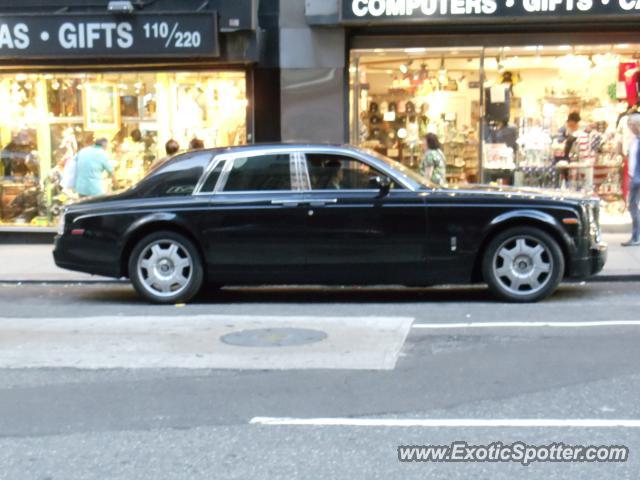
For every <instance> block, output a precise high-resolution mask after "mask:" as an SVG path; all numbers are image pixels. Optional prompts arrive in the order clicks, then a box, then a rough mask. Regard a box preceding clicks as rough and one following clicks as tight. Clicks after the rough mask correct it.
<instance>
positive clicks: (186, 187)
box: [135, 152, 213, 197]
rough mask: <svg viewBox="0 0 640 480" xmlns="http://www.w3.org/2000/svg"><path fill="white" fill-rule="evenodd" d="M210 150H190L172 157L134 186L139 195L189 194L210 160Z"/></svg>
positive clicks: (168, 195)
mask: <svg viewBox="0 0 640 480" xmlns="http://www.w3.org/2000/svg"><path fill="white" fill-rule="evenodd" d="M212 155H213V154H212V153H211V152H190V153H185V154H183V155H179V156H177V157H175V158H172V159H171V160H169V161H168V162H166V163H165V164H163V165H161V166H160V167H158V168H157V169H155V170H153V171H152V172H151V173H150V174H149V175H148V176H147V177H145V178H144V179H143V180H142V181H141V182H140V183H139V184H138V185H137V186H136V187H135V191H136V194H137V195H138V196H140V197H175V196H184V195H191V194H192V193H193V190H194V189H195V188H196V185H197V184H198V180H200V177H202V174H203V173H204V171H205V169H206V168H207V165H208V164H209V162H210V161H211V157H212Z"/></svg>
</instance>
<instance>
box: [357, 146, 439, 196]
mask: <svg viewBox="0 0 640 480" xmlns="http://www.w3.org/2000/svg"><path fill="white" fill-rule="evenodd" d="M364 151H365V152H366V153H367V154H368V155H370V156H372V157H375V158H377V159H378V160H380V161H382V162H384V163H386V164H387V165H389V166H390V167H391V168H393V169H394V170H395V171H397V172H399V173H401V174H402V176H403V177H404V178H405V179H406V180H408V181H409V182H410V183H412V184H413V186H414V187H415V188H425V187H426V188H437V185H436V184H434V183H431V182H429V181H428V180H427V179H426V178H424V177H423V176H422V175H420V174H419V173H417V172H415V171H414V170H411V169H410V168H407V167H405V166H404V165H403V164H401V163H400V162H396V161H395V160H392V159H390V158H389V157H385V156H384V155H382V154H380V153H378V152H376V151H375V150H371V149H369V148H366V149H364Z"/></svg>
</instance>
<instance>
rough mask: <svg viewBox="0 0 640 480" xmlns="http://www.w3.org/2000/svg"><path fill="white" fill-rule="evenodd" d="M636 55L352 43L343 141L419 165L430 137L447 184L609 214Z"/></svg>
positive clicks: (560, 48) (600, 49)
mask: <svg viewBox="0 0 640 480" xmlns="http://www.w3.org/2000/svg"><path fill="white" fill-rule="evenodd" d="M639 54H640V45H628V44H624V45H588V46H587V45H555V46H549V45H530V46H520V47H514V46H504V47H499V48H478V49H431V48H430V49H426V48H423V49H418V48H411V49H404V50H398V49H375V50H355V51H353V52H352V56H351V68H350V72H351V92H352V93H351V141H352V142H354V143H356V144H359V145H361V146H367V147H372V148H375V149H376V150H378V151H380V152H381V153H385V154H386V155H388V156H391V157H395V158H396V159H398V160H400V161H402V162H403V163H404V164H405V165H407V166H410V167H412V168H414V169H417V170H420V161H419V159H420V157H421V156H422V155H423V151H424V148H425V146H424V141H423V139H424V136H425V134H426V133H427V132H432V133H435V134H436V135H437V136H438V137H439V139H440V142H441V143H442V144H443V153H444V154H445V157H446V167H447V171H446V177H447V182H448V183H449V184H456V183H473V182H482V183H493V184H498V185H515V186H530V187H545V188H560V189H566V190H573V191H582V192H587V193H589V192H593V193H596V194H598V195H599V196H600V197H601V198H602V199H603V200H604V204H605V214H610V215H617V214H620V213H622V212H623V211H624V207H625V205H624V201H623V198H624V193H625V175H624V162H625V152H626V151H627V147H628V143H629V140H630V138H629V136H630V133H629V132H628V130H627V129H626V126H625V125H626V119H625V118H626V117H625V114H626V113H628V111H629V108H630V107H635V106H636V103H637V101H638V89H639V85H640V82H639V81H638V79H639V78H640V73H639V72H640V64H639V63H638V58H640V55H639ZM408 106H409V107H408ZM412 119H416V120H417V124H416V123H414V122H413V120H412Z"/></svg>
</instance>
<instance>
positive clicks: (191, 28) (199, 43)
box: [0, 12, 219, 59]
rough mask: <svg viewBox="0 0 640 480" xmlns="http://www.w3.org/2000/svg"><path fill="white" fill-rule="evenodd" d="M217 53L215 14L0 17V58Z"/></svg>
mask: <svg viewBox="0 0 640 480" xmlns="http://www.w3.org/2000/svg"><path fill="white" fill-rule="evenodd" d="M218 55H219V43H218V29H217V22H216V15H215V13H213V12H207V13H171V14H161V13H157V14H156V13H154V14H134V15H117V16H114V15H93V14H86V15H16V16H14V15H10V16H9V15H1V16H0V58H16V59H25V58H51V57H91V58H95V59H99V58H100V57H133V56H135V57H140V56H142V57H175V56H218Z"/></svg>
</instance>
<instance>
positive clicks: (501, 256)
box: [482, 227, 565, 302]
mask: <svg viewBox="0 0 640 480" xmlns="http://www.w3.org/2000/svg"><path fill="white" fill-rule="evenodd" d="M564 268H565V265H564V256H563V254H562V250H561V249H560V246H559V245H558V242H556V240H554V239H553V238H552V237H551V236H550V235H549V234H547V233H546V232H543V231H542V230H540V229H537V228H531V227H515V228H510V229H508V230H505V231H504V232H501V233H499V234H498V235H496V236H495V237H494V238H493V239H492V240H491V241H490V242H489V245H488V246H487V248H486V250H485V252H484V258H483V262H482V273H483V276H484V280H485V281H486V282H487V284H488V285H489V288H490V289H491V291H492V292H493V293H494V294H495V295H497V296H498V297H500V298H501V299H503V300H507V301H510V302H536V301H538V300H542V299H543V298H546V297H548V296H549V295H551V294H552V293H553V292H554V291H555V290H556V288H557V287H558V284H559V283H560V280H562V277H563V275H564Z"/></svg>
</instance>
